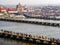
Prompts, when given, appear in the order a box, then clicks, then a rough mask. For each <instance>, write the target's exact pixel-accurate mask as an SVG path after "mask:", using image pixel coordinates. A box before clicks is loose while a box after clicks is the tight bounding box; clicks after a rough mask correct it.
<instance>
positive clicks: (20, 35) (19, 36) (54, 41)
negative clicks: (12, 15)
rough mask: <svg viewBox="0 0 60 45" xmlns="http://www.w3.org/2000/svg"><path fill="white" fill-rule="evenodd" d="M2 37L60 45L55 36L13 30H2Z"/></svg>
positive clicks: (0, 34)
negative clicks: (35, 34)
mask: <svg viewBox="0 0 60 45" xmlns="http://www.w3.org/2000/svg"><path fill="white" fill-rule="evenodd" d="M0 37H2V38H9V39H16V40H20V41H25V42H30V43H38V44H46V45H60V40H59V39H55V38H48V37H43V36H33V35H30V34H29V35H28V34H24V33H18V32H12V31H7V30H0Z"/></svg>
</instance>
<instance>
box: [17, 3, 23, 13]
mask: <svg viewBox="0 0 60 45" xmlns="http://www.w3.org/2000/svg"><path fill="white" fill-rule="evenodd" d="M16 9H17V11H18V12H19V13H22V12H23V10H24V7H23V6H22V5H21V4H20V3H19V4H18V5H17V6H16Z"/></svg>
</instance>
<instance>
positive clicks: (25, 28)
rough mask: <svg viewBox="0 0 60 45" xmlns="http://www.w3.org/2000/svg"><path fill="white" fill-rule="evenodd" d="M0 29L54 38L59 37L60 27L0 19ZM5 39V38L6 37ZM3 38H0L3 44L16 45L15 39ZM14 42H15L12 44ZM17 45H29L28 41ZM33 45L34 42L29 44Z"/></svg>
mask: <svg viewBox="0 0 60 45" xmlns="http://www.w3.org/2000/svg"><path fill="white" fill-rule="evenodd" d="M0 29H4V30H9V31H14V32H21V33H26V34H31V35H35V36H36V35H37V36H47V37H49V38H53V37H54V38H56V39H58V38H59V39H60V35H59V34H60V27H52V26H43V25H35V24H27V23H17V22H7V21H0ZM6 40H7V39H6ZM6 40H5V39H0V45H1V43H2V44H3V45H4V43H6V45H8V43H9V45H17V44H18V42H17V41H15V42H14V41H12V42H11V41H9V40H7V41H6ZM13 43H16V44H13ZM20 43H21V44H20ZM20 43H19V44H18V45H29V43H26V44H24V42H20ZM30 45H34V44H30Z"/></svg>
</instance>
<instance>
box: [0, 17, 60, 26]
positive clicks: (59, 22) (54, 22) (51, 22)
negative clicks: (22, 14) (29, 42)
mask: <svg viewBox="0 0 60 45" xmlns="http://www.w3.org/2000/svg"><path fill="white" fill-rule="evenodd" d="M0 20H1V21H12V22H22V23H30V24H38V25H47V26H57V27H60V20H44V19H33V18H30V19H29V18H28V19H15V18H14V19H12V18H0Z"/></svg>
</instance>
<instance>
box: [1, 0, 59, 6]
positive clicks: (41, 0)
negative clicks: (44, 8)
mask: <svg viewBox="0 0 60 45" xmlns="http://www.w3.org/2000/svg"><path fill="white" fill-rule="evenodd" d="M19 2H20V3H22V4H23V5H25V4H26V5H60V0H0V4H4V5H7V4H9V5H11V4H12V5H16V4H18V3H19Z"/></svg>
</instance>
